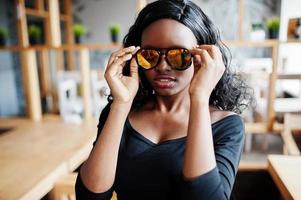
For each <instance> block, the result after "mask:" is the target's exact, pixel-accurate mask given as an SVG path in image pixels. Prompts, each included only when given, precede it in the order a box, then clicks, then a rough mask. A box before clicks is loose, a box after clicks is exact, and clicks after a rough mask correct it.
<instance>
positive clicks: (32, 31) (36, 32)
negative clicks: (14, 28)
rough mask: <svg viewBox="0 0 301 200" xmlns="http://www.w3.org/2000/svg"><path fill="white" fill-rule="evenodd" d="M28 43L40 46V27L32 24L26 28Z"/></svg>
mask: <svg viewBox="0 0 301 200" xmlns="http://www.w3.org/2000/svg"><path fill="white" fill-rule="evenodd" d="M28 35H29V43H30V44H41V42H42V29H41V27H39V26H37V25H35V24H32V25H30V26H29V27H28Z"/></svg>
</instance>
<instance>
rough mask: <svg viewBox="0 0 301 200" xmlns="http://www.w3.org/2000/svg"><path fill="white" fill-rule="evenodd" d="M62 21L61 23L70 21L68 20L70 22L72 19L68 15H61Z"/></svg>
mask: <svg viewBox="0 0 301 200" xmlns="http://www.w3.org/2000/svg"><path fill="white" fill-rule="evenodd" d="M60 20H61V21H68V20H70V17H69V16H68V15H64V14H61V15H60Z"/></svg>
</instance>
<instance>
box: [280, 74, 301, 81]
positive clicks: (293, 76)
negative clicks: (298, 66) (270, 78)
mask: <svg viewBox="0 0 301 200" xmlns="http://www.w3.org/2000/svg"><path fill="white" fill-rule="evenodd" d="M277 79H280V80H299V79H301V74H277Z"/></svg>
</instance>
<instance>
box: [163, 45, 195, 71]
mask: <svg viewBox="0 0 301 200" xmlns="http://www.w3.org/2000/svg"><path fill="white" fill-rule="evenodd" d="M191 58H192V56H191V54H190V53H189V51H188V50H187V49H171V50H169V51H168V54H167V60H168V62H169V64H170V65H171V67H173V68H174V69H177V70H184V69H187V68H188V67H189V66H190V65H191Z"/></svg>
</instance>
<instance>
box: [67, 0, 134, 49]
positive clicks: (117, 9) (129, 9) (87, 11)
mask: <svg viewBox="0 0 301 200" xmlns="http://www.w3.org/2000/svg"><path fill="white" fill-rule="evenodd" d="M73 12H74V13H75V14H74V15H75V16H76V17H78V18H79V19H80V20H81V21H82V23H83V24H84V25H85V26H86V27H87V29H88V30H89V32H90V35H89V36H88V37H87V38H84V39H83V40H84V42H86V43H110V42H111V39H110V33H109V26H110V24H112V23H119V24H120V25H121V37H120V38H119V39H120V41H121V40H122V39H123V37H124V36H125V34H126V33H127V31H128V29H129V27H130V25H131V24H133V23H134V20H135V15H136V0H122V1H121V0H101V1H91V0H90V1H84V0H78V1H75V2H74V5H73Z"/></svg>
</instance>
